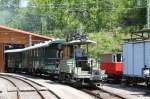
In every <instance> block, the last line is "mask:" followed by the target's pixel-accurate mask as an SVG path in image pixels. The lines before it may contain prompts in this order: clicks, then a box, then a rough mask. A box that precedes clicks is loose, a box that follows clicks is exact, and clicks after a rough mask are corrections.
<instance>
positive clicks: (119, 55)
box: [116, 54, 122, 62]
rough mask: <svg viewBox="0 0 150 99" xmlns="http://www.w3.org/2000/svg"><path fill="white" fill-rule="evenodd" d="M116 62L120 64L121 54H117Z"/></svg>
mask: <svg viewBox="0 0 150 99" xmlns="http://www.w3.org/2000/svg"><path fill="white" fill-rule="evenodd" d="M116 56H117V62H122V54H117V55H116Z"/></svg>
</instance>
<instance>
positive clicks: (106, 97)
mask: <svg viewBox="0 0 150 99" xmlns="http://www.w3.org/2000/svg"><path fill="white" fill-rule="evenodd" d="M82 91H83V92H85V93H87V94H90V95H91V96H93V97H94V98H95V99H125V98H124V97H121V96H119V95H116V94H113V93H110V92H107V91H104V90H102V89H100V88H98V87H95V88H85V89H82Z"/></svg>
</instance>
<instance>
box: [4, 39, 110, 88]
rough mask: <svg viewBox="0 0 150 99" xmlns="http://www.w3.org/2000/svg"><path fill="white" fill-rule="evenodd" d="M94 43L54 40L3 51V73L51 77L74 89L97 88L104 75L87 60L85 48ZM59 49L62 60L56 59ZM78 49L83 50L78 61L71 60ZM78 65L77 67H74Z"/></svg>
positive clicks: (95, 64)
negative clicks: (89, 85)
mask: <svg viewBox="0 0 150 99" xmlns="http://www.w3.org/2000/svg"><path fill="white" fill-rule="evenodd" d="M94 44H96V42H94V41H91V40H83V41H82V40H72V41H66V40H63V39H55V40H52V41H46V42H44V43H39V44H35V45H34V46H30V47H26V48H23V49H12V50H5V57H6V70H7V71H8V72H21V73H28V74H36V75H46V76H49V77H55V78H57V79H58V80H59V81H61V82H67V83H71V84H74V85H75V86H80V85H87V84H94V85H96V86H98V85H100V83H101V81H103V80H104V79H105V78H106V77H107V75H105V72H104V71H102V70H100V69H99V64H98V61H96V60H95V59H93V58H92V57H90V55H89V51H88V50H89V49H88V47H89V45H94ZM59 45H61V47H62V51H63V58H61V59H60V58H57V50H58V46H59ZM77 45H80V46H81V47H82V48H84V50H86V51H85V52H84V55H83V57H82V58H81V59H80V60H78V61H77V60H76V59H75V55H74V49H75V46H77ZM79 62H80V64H78V63H79Z"/></svg>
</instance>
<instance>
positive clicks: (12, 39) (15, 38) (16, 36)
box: [0, 25, 51, 72]
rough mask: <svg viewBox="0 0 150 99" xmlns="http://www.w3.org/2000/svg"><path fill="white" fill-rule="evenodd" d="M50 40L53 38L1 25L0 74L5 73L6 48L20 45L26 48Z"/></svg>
mask: <svg viewBox="0 0 150 99" xmlns="http://www.w3.org/2000/svg"><path fill="white" fill-rule="evenodd" d="M48 40H51V38H50V37H47V36H42V35H38V34H34V33H31V32H26V31H22V30H18V29H14V28H10V27H6V26H3V25H0V72H5V56H4V50H5V48H8V46H11V47H10V48H13V47H14V46H15V47H16V46H19V45H21V46H23V47H26V46H30V45H32V44H35V43H40V42H44V41H48Z"/></svg>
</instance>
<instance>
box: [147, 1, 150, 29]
mask: <svg viewBox="0 0 150 99" xmlns="http://www.w3.org/2000/svg"><path fill="white" fill-rule="evenodd" d="M147 28H150V0H147Z"/></svg>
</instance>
